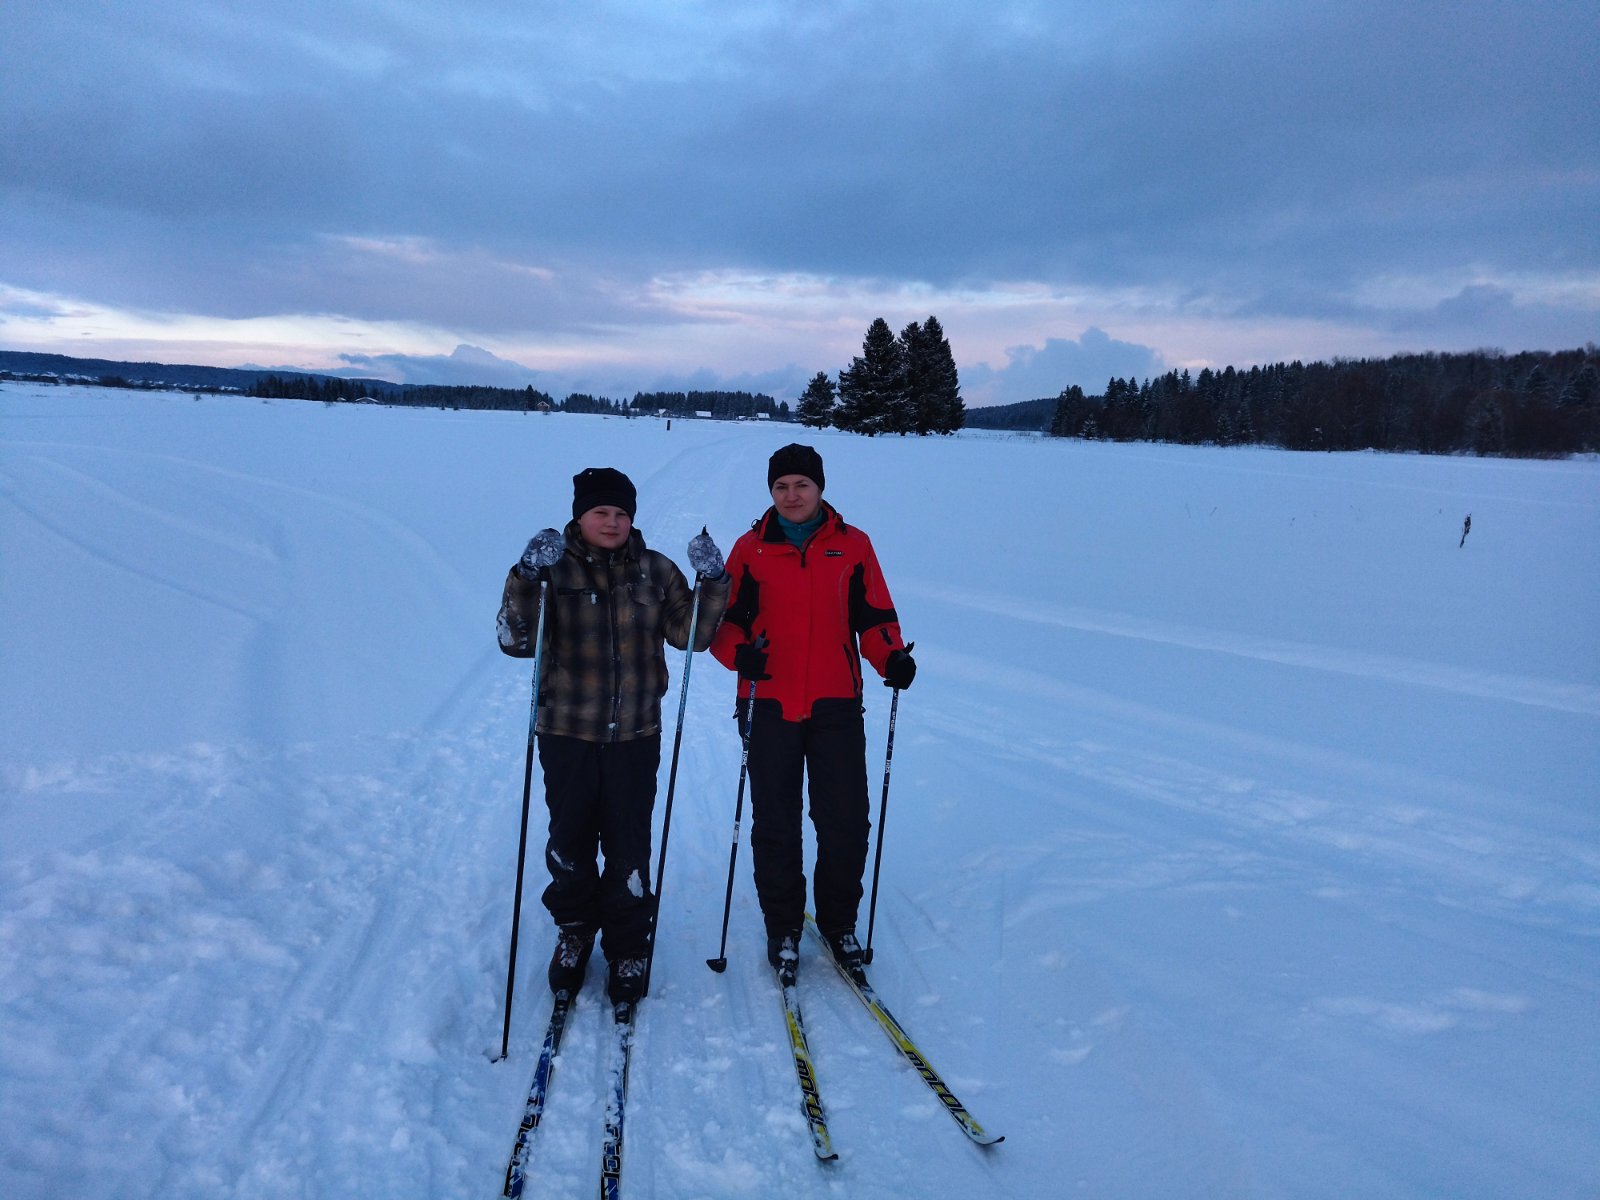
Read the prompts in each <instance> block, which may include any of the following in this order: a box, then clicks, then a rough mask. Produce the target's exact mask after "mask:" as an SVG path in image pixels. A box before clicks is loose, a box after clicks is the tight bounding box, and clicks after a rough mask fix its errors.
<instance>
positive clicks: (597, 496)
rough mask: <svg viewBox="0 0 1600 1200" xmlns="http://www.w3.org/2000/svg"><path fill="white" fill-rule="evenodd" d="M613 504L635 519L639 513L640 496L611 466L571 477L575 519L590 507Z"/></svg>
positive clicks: (591, 468)
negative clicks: (635, 515)
mask: <svg viewBox="0 0 1600 1200" xmlns="http://www.w3.org/2000/svg"><path fill="white" fill-rule="evenodd" d="M602 504H610V505H613V506H615V507H617V508H620V509H621V510H622V511H623V512H625V513H627V514H628V520H630V521H631V520H633V515H634V513H636V512H638V511H639V494H638V493H637V492H635V491H634V489H633V481H632V480H631V479H629V478H628V477H627V476H626V475H624V474H623V473H622V472H621V471H618V470H615V469H614V468H612V467H588V468H586V469H585V470H582V471H579V472H578V473H577V474H576V475H574V476H573V477H572V517H573V520H577V519H578V518H579V517H581V516H583V514H584V513H586V512H588V511H589V510H590V509H591V508H599V507H600V506H601V505H602Z"/></svg>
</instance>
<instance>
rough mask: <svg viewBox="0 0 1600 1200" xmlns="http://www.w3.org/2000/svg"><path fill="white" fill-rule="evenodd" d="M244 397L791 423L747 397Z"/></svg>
mask: <svg viewBox="0 0 1600 1200" xmlns="http://www.w3.org/2000/svg"><path fill="white" fill-rule="evenodd" d="M247 394H248V395H251V396H261V397H265V398H268V399H297V400H322V401H326V402H329V403H332V402H350V403H368V404H392V405H398V406H401V407H410V408H457V409H460V408H466V409H481V410H488V411H492V412H576V413H607V414H615V415H617V416H623V417H633V416H651V417H653V416H658V415H663V414H664V415H666V416H679V417H692V416H696V415H698V414H700V413H705V414H707V415H709V416H711V417H713V418H716V419H719V420H725V421H726V420H739V419H746V420H753V419H758V418H766V419H768V420H775V421H787V420H788V419H789V405H788V404H787V402H785V403H778V402H776V401H774V400H773V398H772V397H771V396H765V395H752V394H751V393H749V392H635V393H634V394H633V396H632V398H631V399H628V400H612V399H610V398H608V397H605V396H592V395H589V394H588V393H586V392H573V393H571V394H570V395H568V396H567V398H566V399H564V400H559V401H558V400H556V398H555V397H554V396H551V395H550V394H549V393H548V392H541V391H540V390H539V389H537V388H535V387H531V386H530V387H525V388H496V387H474V386H446V385H440V384H427V385H418V386H409V385H405V386H402V385H400V384H392V383H386V384H381V385H379V386H378V387H376V388H375V387H374V386H373V384H372V382H371V381H370V380H348V379H338V378H335V377H333V376H328V375H321V376H300V375H285V376H278V375H269V376H267V377H266V378H265V379H260V380H257V381H256V382H255V383H253V384H251V386H250V388H249V390H248V393H247Z"/></svg>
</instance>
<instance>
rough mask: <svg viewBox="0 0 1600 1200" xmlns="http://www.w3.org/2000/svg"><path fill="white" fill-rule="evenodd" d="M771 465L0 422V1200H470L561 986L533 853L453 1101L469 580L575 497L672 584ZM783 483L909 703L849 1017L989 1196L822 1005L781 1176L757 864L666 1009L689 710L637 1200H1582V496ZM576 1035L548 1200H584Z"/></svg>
mask: <svg viewBox="0 0 1600 1200" xmlns="http://www.w3.org/2000/svg"><path fill="white" fill-rule="evenodd" d="M799 433H800V431H798V430H793V429H790V428H787V427H774V426H767V425H753V424H752V425H745V424H712V423H694V422H683V421H677V422H674V423H673V425H672V428H671V429H670V430H668V429H667V428H666V427H665V426H664V425H663V424H662V423H660V422H655V421H637V422H625V421H622V420H619V419H604V418H600V417H578V416H564V415H557V416H543V417H541V416H522V415H516V414H479V413H444V412H418V411H398V410H394V411H391V410H379V409H370V408H353V407H325V406H322V405H314V404H304V403H296V402H287V401H285V402H272V403H262V402H259V401H250V400H242V399H213V398H207V399H194V398H191V397H187V396H176V395H140V394H133V393H126V392H114V391H99V390H93V389H78V388H65V387H63V388H49V387H32V386H27V385H17V384H6V385H3V386H0V731H3V732H0V738H3V750H0V1196H4V1197H7V1198H9V1200H43V1198H47V1197H49V1198H53V1197H67V1196H79V1195H83V1194H86V1193H92V1194H95V1195H103V1196H115V1197H118V1198H119V1200H123V1198H131V1197H162V1198H164V1200H165V1198H170V1197H197V1198H198V1197H205V1198H215V1197H232V1196H239V1197H251V1198H252V1200H264V1198H272V1197H347V1196H357V1195H362V1196H389V1197H430V1198H431V1197H452V1198H459V1197H474V1196H476V1197H489V1196H492V1195H494V1194H496V1193H497V1192H498V1189H499V1185H500V1182H501V1176H502V1172H503V1170H504V1166H505V1160H506V1156H507V1154H508V1152H509V1151H510V1148H511V1144H512V1141H513V1138H514V1135H515V1132H516V1126H517V1121H518V1117H519V1115H520V1110H521V1104H522V1097H523V1094H524V1092H525V1090H526V1087H527V1084H528V1079H529V1077H530V1075H531V1073H532V1069H533V1065H534V1056H535V1052H536V1049H537V1041H538V1038H539V1036H540V1034H541V1033H542V1027H543V1023H544V1018H545V1014H546V1010H547V999H546V997H545V995H544V991H543V983H542V970H543V960H544V958H545V957H546V956H547V954H548V950H549V945H550V934H549V930H548V927H547V924H546V921H545V917H544V914H543V910H542V909H541V908H540V907H539V905H538V903H537V889H538V887H539V886H542V872H541V868H540V860H539V856H538V854H537V852H535V853H534V854H532V855H530V864H529V869H530V875H531V877H532V879H533V881H534V882H533V886H532V887H531V888H530V896H529V900H528V903H527V907H526V910H525V914H526V920H525V921H524V926H523V928H524V934H525V936H524V941H523V950H522V971H521V974H520V987H519V990H518V998H517V1003H516V1005H515V1009H514V1017H515V1023H514V1026H513V1036H512V1046H511V1049H512V1056H511V1059H510V1061H509V1062H507V1063H501V1064H497V1065H494V1064H491V1063H490V1062H489V1060H488V1057H487V1055H486V1052H487V1051H489V1050H491V1049H496V1050H497V1049H498V1045H499V1039H500V1022H501V998H502V997H501V994H502V991H503V987H504V972H505V961H506V948H507V946H506V944H507V937H508V934H509V925H510V916H511V914H510V907H511V902H510V898H511V890H512V885H513V882H514V878H515V857H516V837H517V822H518V815H519V806H520V795H521V784H522V764H523V753H524V748H525V743H526V733H527V705H528V697H527V691H528V684H529V679H528V665H527V664H526V663H525V662H516V661H512V660H510V659H505V658H503V657H502V656H501V655H500V654H499V652H498V650H497V649H496V646H495V640H494V614H495V609H496V606H497V603H498V600H499V593H500V584H501V580H502V577H503V574H504V571H505V569H506V567H507V566H508V565H509V563H510V562H511V561H512V560H513V559H514V558H515V556H516V554H517V553H518V552H519V551H520V549H521V547H522V544H523V542H524V541H525V540H526V538H527V537H528V536H529V535H530V534H532V533H533V532H535V531H536V530H537V529H539V528H540V527H541V526H543V525H546V524H560V523H561V519H562V517H563V514H564V513H565V512H566V511H567V508H568V505H569V502H570V494H571V490H570V489H571V485H570V477H571V475H572V474H573V472H575V471H576V470H578V469H580V468H582V467H585V466H591V465H613V466H617V467H620V468H622V469H623V470H625V471H627V472H628V473H629V474H630V475H632V476H633V478H634V479H635V481H636V482H637V483H638V485H639V489H640V495H641V508H640V514H639V526H640V528H641V529H642V530H643V531H644V533H645V536H646V538H647V539H649V541H650V542H651V544H652V545H655V546H657V547H658V548H661V549H663V550H665V551H666V552H668V553H669V554H671V555H673V557H674V558H676V559H677V560H678V561H679V562H680V564H682V563H683V562H684V555H683V546H684V543H685V542H686V541H687V540H688V538H689V537H690V536H691V535H692V534H693V533H695V532H697V531H698V530H699V528H700V526H701V524H702V523H706V524H708V525H709V527H710V529H711V531H712V532H713V533H714V534H715V535H716V536H717V538H718V540H719V541H720V542H721V543H722V545H723V546H724V547H725V548H726V547H727V546H729V545H730V544H731V543H732V541H733V539H734V537H735V536H736V535H737V534H738V533H739V532H740V531H741V530H742V529H743V528H745V527H746V526H747V524H748V523H749V521H750V520H751V519H753V518H754V517H755V516H756V515H757V514H758V513H759V512H760V511H761V509H762V507H763V505H764V503H765V494H764V490H763V484H764V481H765V461H766V457H767V455H768V454H769V453H770V452H771V451H772V450H773V449H775V448H776V446H777V445H779V444H781V442H783V441H787V440H790V439H791V438H792V437H794V436H796V435H799ZM801 436H802V437H803V440H808V441H810V442H812V443H813V444H815V445H816V446H818V448H819V449H820V450H821V451H822V453H823V455H824V457H825V459H826V461H827V467H828V479H829V487H828V496H829V498H830V499H831V500H832V501H833V502H834V503H835V504H836V505H837V506H838V507H839V508H840V510H841V511H842V512H843V513H844V514H845V515H846V517H848V518H853V519H856V520H859V521H860V523H861V524H862V526H863V527H864V528H865V529H867V531H868V532H869V533H871V535H872V536H873V539H874V541H875V543H876V545H877V547H878V550H879V554H880V557H881V559H882V561H883V564H884V569H885V571H886V573H887V575H888V578H889V581H890V584H891V586H892V588H893V589H894V592H895V598H896V601H897V602H898V605H899V609H900V613H901V617H902V620H903V623H904V626H905V629H906V633H907V636H908V637H910V638H913V639H915V641H916V643H917V657H918V660H919V663H920V666H921V672H920V674H919V676H918V679H917V682H916V685H915V686H914V687H913V688H912V689H911V690H910V691H908V692H906V693H905V695H904V697H903V699H902V701H901V705H900V721H899V728H898V731H897V735H896V743H895V756H894V781H893V790H892V793H891V796H890V803H889V819H888V841H887V847H886V850H885V854H884V867H883V886H882V892H881V895H880V901H879V908H878V925H877V935H876V938H875V942H876V946H877V951H878V955H877V963H876V966H875V968H874V978H875V980H876V982H877V983H878V986H879V988H880V990H881V992H882V994H883V996H884V998H885V999H886V1001H887V1002H888V1003H889V1004H890V1006H891V1007H893V1008H894V1009H895V1011H896V1012H897V1014H898V1015H899V1016H900V1018H901V1019H902V1020H903V1021H904V1023H905V1024H906V1025H907V1026H908V1027H909V1029H910V1030H911V1032H912V1034H913V1035H914V1036H915V1037H916V1038H917V1039H918V1041H919V1043H920V1044H921V1045H922V1047H923V1048H924V1049H925V1050H926V1051H927V1052H928V1054H929V1055H930V1057H931V1058H932V1060H933V1062H934V1064H935V1065H936V1066H937V1067H938V1068H939V1069H940V1070H941V1071H942V1072H943V1073H944V1075H945V1076H946V1078H947V1079H948V1080H949V1081H950V1083H951V1085H952V1086H953V1087H954V1088H955V1090H956V1091H957V1092H958V1093H959V1094H960V1095H961V1097H962V1098H963V1099H964V1100H965V1101H966V1102H967V1103H968V1105H969V1106H970V1107H971V1109H972V1110H973V1112H974V1113H975V1115H976V1116H977V1117H978V1119H979V1120H980V1121H982V1122H983V1123H984V1124H985V1125H986V1126H989V1127H990V1128H991V1129H993V1130H996V1131H998V1132H1001V1133H1004V1134H1005V1135H1006V1141H1005V1143H1004V1144H1003V1145H1001V1146H999V1147H996V1148H994V1149H992V1150H989V1151H984V1150H981V1149H979V1148H977V1147H974V1146H972V1145H970V1144H969V1143H968V1142H967V1141H966V1139H964V1138H962V1137H961V1136H960V1132H959V1131H958V1130H957V1129H956V1127H955V1125H954V1124H953V1123H952V1122H951V1121H950V1119H949V1118H948V1116H946V1115H945V1114H944V1113H942V1112H941V1111H939V1107H938V1105H937V1104H936V1103H935V1102H934V1100H933V1098H932V1097H931V1095H930V1094H929V1093H928V1092H927V1090H926V1089H925V1088H924V1087H923V1085H922V1084H921V1082H920V1081H919V1080H918V1078H917V1077H916V1075H915V1074H914V1073H913V1072H912V1071H911V1070H910V1069H909V1068H908V1067H907V1066H906V1065H905V1064H904V1063H903V1062H902V1061H901V1060H900V1059H899V1058H898V1056H896V1055H895V1054H894V1053H893V1051H892V1048H891V1047H890V1046H889V1043H888V1042H887V1041H886V1040H885V1039H884V1038H883V1037H882V1035H881V1034H880V1033H879V1032H878V1031H877V1029H876V1027H875V1026H874V1025H872V1024H871V1022H870V1018H869V1017H868V1015H867V1013H866V1012H865V1011H864V1010H863V1009H862V1008H861V1007H860V1005H859V1004H858V1003H857V1001H856V1000H855V998H854V997H853V996H851V995H850V994H849V993H848V992H847V991H846V990H845V988H844V987H843V986H842V984H841V983H840V982H839V981H838V980H837V978H836V977H835V976H834V975H833V974H832V972H831V970H828V969H826V968H825V967H824V965H823V964H822V962H821V961H820V960H818V959H817V958H815V956H814V952H812V951H810V950H809V948H808V954H810V955H811V956H810V957H808V958H807V960H806V961H805V962H803V964H802V973H801V986H802V992H803V998H804V1001H805V1004H806V1006H807V1008H806V1012H807V1021H808V1026H809V1031H810V1034H811V1042H812V1049H813V1052H814V1054H815V1056H816V1060H817V1069H818V1073H819V1078H820V1082H821V1087H822V1092H823V1096H824V1098H825V1101H826V1103H827V1105H828V1108H829V1115H830V1118H831V1125H832V1130H833V1135H834V1140H835V1143H836V1145H837V1146H838V1148H839V1150H840V1151H841V1158H840V1160H839V1161H838V1162H836V1163H832V1164H827V1165H822V1164H819V1163H817V1162H816V1161H815V1160H814V1158H813V1156H812V1154H811V1150H810V1146H809V1143H808V1141H807V1139H806V1136H805V1132H804V1128H803V1125H802V1122H801V1120H800V1115H799V1108H798V1100H797V1090H796V1086H795V1082H794V1078H793V1074H792V1072H791V1070H790V1067H789V1065H788V1063H787V1061H786V1045H785V1041H784V1035H783V1030H782V1026H781V1021H780V1008H779V1005H778V1000H777V995H776V991H775V989H774V987H773V985H772V982H771V979H770V976H769V974H768V972H767V969H766V967H765V963H764V961H763V956H762V952H761V944H760V943H761V938H760V932H759V918H758V914H757V912H756V909H755V904H754V897H753V894H752V890H751V887H750V883H749V877H748V866H749V856H748V847H745V848H744V849H742V850H741V854H740V872H739V882H738V887H737V889H736V892H735V904H734V911H733V926H732V932H731V935H730V950H729V953H730V960H731V961H730V965H729V968H728V971H727V973H726V974H725V975H720V976H719V975H714V974H712V973H711V972H710V971H708V970H707V969H706V967H705V965H704V960H705V959H706V958H707V957H708V956H710V955H713V954H715V953H716V949H717V941H718V934H719V929H720V920H721V912H722V893H723V881H724V878H725V871H726V867H727V859H728V848H729V838H730V834H731V831H732V815H733V800H734V790H735V784H736V781H737V770H738V743H737V738H736V735H735V729H734V724H733V722H732V720H731V719H730V716H731V712H732V698H733V683H732V677H731V676H730V675H729V674H728V673H727V672H725V671H724V670H723V669H722V668H721V667H719V666H718V665H717V664H715V663H714V662H712V661H711V660H710V659H708V658H704V657H702V658H699V659H697V660H696V662H695V666H694V672H693V675H692V677H691V681H690V690H689V700H688V713H687V721H686V728H685V735H684V745H683V759H682V765H681V767H680V770H679V776H678V787H677V802H676V807H675V810H674V813H673V825H672V838H671V846H670V850H669V856H668V861H667V870H666V880H665V906H664V911H663V917H662V925H661V931H660V948H659V951H658V955H657V959H656V966H655V987H654V994H653V995H652V997H651V998H650V1000H649V1001H647V1003H646V1004H645V1006H644V1007H643V1009H642V1011H641V1014H640V1025H639V1030H638V1038H637V1047H636V1057H635V1062H634V1074H633V1091H632V1107H631V1108H630V1113H629V1123H628V1138H629V1140H628V1148H627V1165H626V1178H625V1184H626V1190H627V1192H628V1194H630V1195H633V1196H640V1197H673V1198H677V1197H747V1196H762V1197H765V1196H779V1195H781V1196H794V1197H812V1196H814V1197H843V1196H848V1197H851V1198H852V1200H855V1198H861V1197H864V1198H887V1197H925V1196H951V1197H967V1196H1018V1197H1022V1196H1067V1197H1075V1196H1083V1197H1092V1198H1097V1200H1098V1198H1107V1197H1128V1198H1141V1200H1144V1198H1159V1200H1172V1198H1178V1197H1204V1198H1207V1200H1223V1198H1229V1197H1328V1198H1330V1200H1331V1198H1338V1200H1348V1198H1350V1197H1361V1198H1363V1200H1376V1198H1389V1197H1414V1198H1417V1200H1423V1198H1427V1200H1434V1198H1437V1197H1452V1198H1456V1200H1460V1198H1468V1197H1483V1198H1485V1200H1490V1198H1492V1200H1513V1198H1527V1200H1564V1198H1572V1200H1579V1198H1582V1200H1593V1198H1594V1197H1595V1196H1596V1195H1597V1194H1600V936H1597V935H1600V815H1597V804H1596V800H1597V796H1600V786H1597V785H1600V464H1597V463H1595V462H1592V461H1587V462H1557V463H1543V462H1506V461H1483V460H1466V459H1438V458H1416V457H1382V456H1375V455H1304V454H1300V455H1297V454H1288V453H1281V452H1274V451H1267V450H1251V449H1236V450H1217V449H1189V448H1177V447H1161V446H1146V445H1138V446H1108V445H1092V444H1083V443H1077V442H1043V441H1037V440H1030V439H1024V438H1007V437H996V436H983V435H977V434H971V435H962V436H960V437H957V438H953V439H942V440H934V439H924V440H901V439H893V440H882V439H880V440H868V439H863V438H858V437H853V436H846V435H837V434H816V433H809V434H804V435H801ZM1468 513H1470V514H1471V516H1472V531H1471V534H1470V536H1468V538H1467V540H1466V543H1465V545H1464V546H1460V545H1458V542H1459V539H1460V536H1461V528H1462V521H1463V518H1464V517H1465V516H1466V515H1467V514H1468ZM681 662H682V660H681V656H679V657H678V658H677V659H676V661H675V662H674V671H675V672H676V671H678V670H679V669H681ZM677 695H678V689H677V685H676V683H675V684H674V686H673V689H672V690H671V691H670V692H669V694H668V701H667V711H668V714H669V720H670V718H671V716H672V714H673V713H675V709H676V698H677ZM887 700H888V695H887V693H886V692H883V690H882V689H874V694H873V695H871V696H869V698H868V704H869V712H868V723H869V724H868V729H869V739H870V740H871V744H872V745H873V746H874V750H873V751H872V754H873V756H874V757H873V758H872V759H871V760H870V761H869V770H870V772H871V774H872V779H873V801H874V811H875V812H876V807H877V800H878V789H879V783H880V776H879V774H878V772H880V771H881V766H882V759H881V754H882V747H883V741H884V736H885V732H886V723H887V709H888V704H887ZM669 745H670V738H669ZM664 776H665V767H663V778H664ZM663 795H664V788H663ZM660 816H661V811H660V806H659V805H658V809H657V821H658V829H659V821H660ZM538 833H539V830H538V829H537V828H536V830H535V834H536V839H535V842H536V845H537V843H538V837H537V835H538ZM598 976H599V972H597V971H596V972H591V980H590V983H589V986H588V988H587V989H586V991H585V993H584V996H583V1000H582V1003H581V1005H580V1007H579V1009H578V1010H577V1011H576V1013H575V1017H574V1022H575V1023H574V1025H573V1026H572V1027H571V1028H570V1029H569V1031H568V1041H567V1045H566V1048H565V1052H564V1054H563V1057H562V1060H561V1063H560V1065H559V1067H558V1070H557V1073H556V1080H555V1090H554V1094H553V1097H552V1104H551V1108H550V1110H549V1111H548V1113H547V1115H546V1118H545V1123H544V1127H543V1129H542V1130H541V1132H540V1134H539V1144H538V1147H537V1150H536V1156H535V1161H534V1180H535V1183H534V1189H535V1191H534V1194H536V1195H539V1196H584V1195H589V1194H592V1192H593V1190H594V1181H595V1174H596V1170H597V1161H596V1159H597V1154H598V1151H599V1144H600V1133H601V1130H600V1113H601V1105H602V1096H601V1085H602V1082H603V1076H604V1063H603V1061H602V1059H603V1053H604V1047H605V1040H604V1037H603V1033H604V1029H603V1024H602V1012H601V1006H600V1004H599V1003H598V998H599V983H600V979H599V978H598Z"/></svg>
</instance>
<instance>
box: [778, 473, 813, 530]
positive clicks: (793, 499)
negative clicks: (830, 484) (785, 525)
mask: <svg viewBox="0 0 1600 1200" xmlns="http://www.w3.org/2000/svg"><path fill="white" fill-rule="evenodd" d="M772 503H773V505H774V506H776V508H777V510H778V515H779V516H781V517H782V518H783V519H784V520H785V521H793V522H794V523H795V524H796V525H804V524H805V523H806V522H807V521H809V520H811V518H812V517H814V516H816V515H817V509H819V508H821V507H822V491H821V489H820V488H818V487H817V485H816V483H815V481H813V480H812V478H811V476H809V475H780V476H778V478H776V479H774V480H773V481H772Z"/></svg>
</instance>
